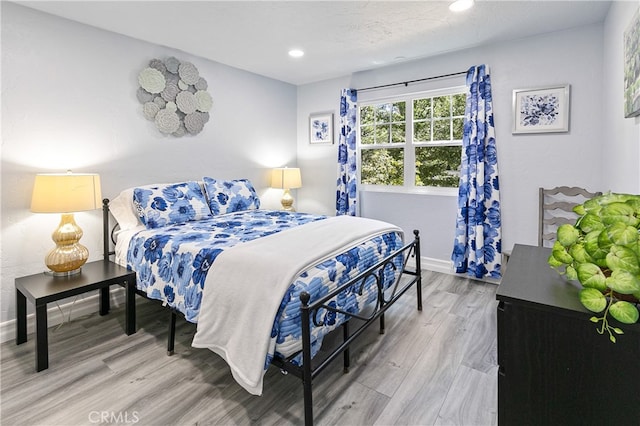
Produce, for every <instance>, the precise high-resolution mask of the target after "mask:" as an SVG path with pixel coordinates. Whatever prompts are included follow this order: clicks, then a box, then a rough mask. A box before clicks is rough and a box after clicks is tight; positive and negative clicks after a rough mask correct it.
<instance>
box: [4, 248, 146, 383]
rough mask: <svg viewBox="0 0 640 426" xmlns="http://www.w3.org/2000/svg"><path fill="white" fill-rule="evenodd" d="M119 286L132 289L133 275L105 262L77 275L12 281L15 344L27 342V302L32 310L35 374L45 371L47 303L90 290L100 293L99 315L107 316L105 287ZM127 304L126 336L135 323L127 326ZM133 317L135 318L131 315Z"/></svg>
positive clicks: (34, 277) (38, 276)
mask: <svg viewBox="0 0 640 426" xmlns="http://www.w3.org/2000/svg"><path fill="white" fill-rule="evenodd" d="M113 284H120V285H123V286H125V287H126V288H127V294H128V293H129V292H130V289H131V288H135V284H136V273H135V272H134V271H130V270H128V269H127V268H124V267H122V266H120V265H117V264H115V263H113V262H110V261H106V260H98V261H96V262H88V263H86V264H84V265H83V266H82V271H81V272H80V273H79V274H75V275H70V276H66V277H54V276H52V275H48V274H45V273H40V274H35V275H29V276H27V277H21V278H16V280H15V286H16V312H17V319H16V344H17V345H20V344H22V343H25V342H26V341H27V299H29V301H30V302H31V303H33V304H34V305H35V307H36V371H42V370H45V369H47V368H49V347H48V336H47V303H49V302H55V301H57V300H61V299H65V298H67V297H71V296H76V295H78V294H82V293H86V292H88V291H92V290H100V315H106V314H108V313H109V286H111V285H113ZM129 304H130V300H129V298H127V307H126V310H127V315H126V325H125V328H126V332H127V334H132V332H131V330H133V332H135V322H134V323H133V324H130V322H131V315H129V311H130V309H132V308H131V307H130V306H129ZM134 316H135V314H134Z"/></svg>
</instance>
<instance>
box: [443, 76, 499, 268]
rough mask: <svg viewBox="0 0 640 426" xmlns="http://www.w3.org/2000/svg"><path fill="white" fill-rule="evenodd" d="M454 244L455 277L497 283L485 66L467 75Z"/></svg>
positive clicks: (494, 166)
mask: <svg viewBox="0 0 640 426" xmlns="http://www.w3.org/2000/svg"><path fill="white" fill-rule="evenodd" d="M461 166H462V167H461V172H460V187H459V190H458V216H457V220H456V239H455V242H454V247H453V254H452V256H451V259H452V260H453V262H454V267H455V270H456V272H458V273H463V272H466V273H467V274H468V275H470V276H474V277H476V278H483V277H489V278H496V279H497V278H500V276H501V266H502V265H501V263H502V231H501V220H500V185H499V179H498V155H497V151H496V139H495V127H494V122H493V100H492V98H491V78H490V76H489V68H488V67H487V66H486V65H480V66H477V67H476V66H474V67H471V68H470V69H469V71H468V72H467V104H466V108H465V118H464V137H463V142H462V161H461Z"/></svg>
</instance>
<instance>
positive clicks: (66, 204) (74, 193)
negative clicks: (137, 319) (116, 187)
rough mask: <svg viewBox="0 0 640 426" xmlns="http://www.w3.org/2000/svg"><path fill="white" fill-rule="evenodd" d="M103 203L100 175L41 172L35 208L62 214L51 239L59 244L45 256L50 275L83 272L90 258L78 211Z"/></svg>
mask: <svg viewBox="0 0 640 426" xmlns="http://www.w3.org/2000/svg"><path fill="white" fill-rule="evenodd" d="M101 206H102V193H101V189H100V176H99V175H97V174H89V173H86V174H85V173H71V172H68V173H48V174H38V175H36V179H35V182H34V185H33V194H32V196H31V211H32V212H34V213H61V214H62V216H61V219H60V224H59V225H58V228H57V229H56V230H55V231H53V234H51V238H52V239H53V241H54V242H55V243H56V247H54V248H53V249H52V250H51V251H49V253H48V254H47V255H46V256H45V264H46V265H47V267H48V268H49V270H50V272H49V273H50V274H52V275H55V276H66V275H72V274H76V273H78V272H80V269H81V267H82V265H84V264H85V262H86V261H87V259H88V258H89V250H88V249H87V248H86V247H85V246H83V245H82V244H80V243H79V241H80V238H82V229H81V228H80V227H79V226H78V225H77V224H76V222H75V218H74V216H73V214H74V213H75V212H81V211H87V210H96V209H99V208H101Z"/></svg>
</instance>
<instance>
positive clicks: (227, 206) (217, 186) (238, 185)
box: [203, 177, 260, 215]
mask: <svg viewBox="0 0 640 426" xmlns="http://www.w3.org/2000/svg"><path fill="white" fill-rule="evenodd" d="M203 180H204V190H205V192H206V193H207V200H208V201H209V208H210V209H211V213H213V214H214V215H217V214H225V213H233V212H238V211H242V210H251V209H259V208H260V198H258V194H257V193H256V190H255V188H254V187H253V185H252V184H251V182H250V181H249V180H248V179H236V180H216V179H213V178H210V177H205V178H203Z"/></svg>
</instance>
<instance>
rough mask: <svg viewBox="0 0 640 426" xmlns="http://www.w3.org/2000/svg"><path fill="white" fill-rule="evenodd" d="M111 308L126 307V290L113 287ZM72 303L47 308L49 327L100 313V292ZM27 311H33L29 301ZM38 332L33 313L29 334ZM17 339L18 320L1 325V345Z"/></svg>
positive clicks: (28, 323) (29, 321)
mask: <svg viewBox="0 0 640 426" xmlns="http://www.w3.org/2000/svg"><path fill="white" fill-rule="evenodd" d="M109 296H110V299H109V301H110V303H111V308H115V307H118V306H124V302H125V292H124V288H122V287H120V286H113V287H112V288H111V291H110V292H109ZM69 300H71V301H69V302H67V303H65V304H62V305H57V304H56V303H50V304H49V306H48V308H47V325H48V326H49V327H54V326H56V325H59V324H62V323H63V322H65V321H69V320H70V319H71V320H73V319H76V318H80V317H83V316H85V315H89V314H92V313H94V312H98V311H99V310H100V300H99V295H98V292H95V293H85V294H81V295H78V296H76V297H75V298H73V299H69ZM27 309H33V306H32V305H30V302H29V301H27ZM35 330H36V315H35V313H31V314H28V315H27V334H31V333H35ZM15 338H16V320H15V319H12V320H9V321H5V322H3V323H2V324H0V343H4V342H8V341H10V340H15Z"/></svg>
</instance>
